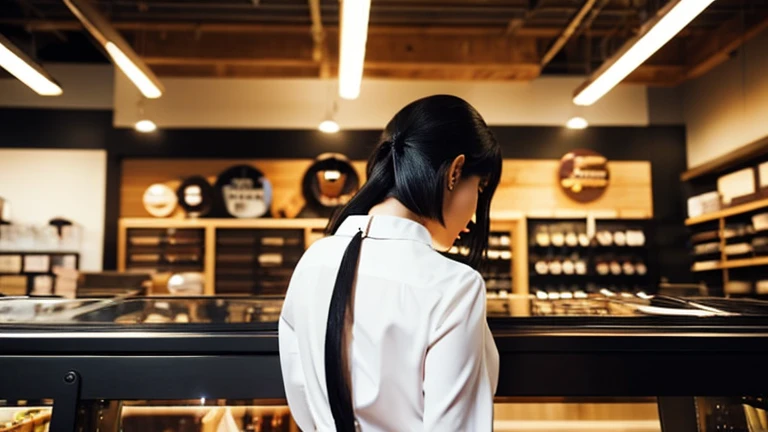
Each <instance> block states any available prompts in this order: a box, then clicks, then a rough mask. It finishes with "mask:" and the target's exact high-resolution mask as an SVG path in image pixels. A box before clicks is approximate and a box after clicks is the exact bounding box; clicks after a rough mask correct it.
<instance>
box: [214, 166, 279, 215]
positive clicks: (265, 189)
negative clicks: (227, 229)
mask: <svg viewBox="0 0 768 432" xmlns="http://www.w3.org/2000/svg"><path fill="white" fill-rule="evenodd" d="M214 188H215V191H216V194H217V197H218V200H219V202H220V205H221V206H222V207H223V209H224V211H225V212H226V213H227V214H228V215H230V216H234V217H236V218H257V217H261V216H264V215H265V214H267V213H269V207H270V205H271V204H272V184H271V183H270V182H269V180H267V178H266V177H264V174H263V173H262V172H261V171H259V170H257V169H256V168H254V167H252V166H250V165H237V166H233V167H231V168H229V169H227V170H226V171H224V172H222V173H221V174H219V177H218V179H217V180H216V186H215V187H214Z"/></svg>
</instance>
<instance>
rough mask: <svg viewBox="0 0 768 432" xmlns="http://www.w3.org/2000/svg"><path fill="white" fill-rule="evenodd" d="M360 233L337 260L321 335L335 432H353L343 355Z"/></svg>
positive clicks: (350, 311) (349, 394) (350, 313)
mask: <svg viewBox="0 0 768 432" xmlns="http://www.w3.org/2000/svg"><path fill="white" fill-rule="evenodd" d="M362 243H363V232H362V231H358V232H357V234H355V235H354V237H352V241H350V242H349V245H348V246H347V249H346V250H345V251H344V256H343V257H342V258H341V265H340V266H339V273H338V275H337V276H336V283H335V284H334V285H333V294H332V295H331V305H330V308H329V310H328V324H327V327H326V333H325V384H326V386H327V387H328V402H329V405H330V406H331V413H332V414H333V421H334V422H335V423H336V431H337V432H354V431H355V413H354V408H353V405H352V392H351V390H350V388H349V386H350V384H349V382H348V381H347V372H348V371H349V367H347V365H348V364H349V363H348V359H347V356H346V355H345V353H346V349H345V347H346V343H345V335H346V322H347V316H351V315H352V313H353V311H352V306H351V305H350V303H352V289H353V286H354V283H355V274H356V273H357V262H358V260H359V259H360V246H361V245H362Z"/></svg>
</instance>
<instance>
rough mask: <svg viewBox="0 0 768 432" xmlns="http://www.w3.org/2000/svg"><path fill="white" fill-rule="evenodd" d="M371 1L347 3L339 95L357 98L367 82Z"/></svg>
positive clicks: (343, 17) (347, 0) (344, 4)
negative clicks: (365, 73)
mask: <svg viewBox="0 0 768 432" xmlns="http://www.w3.org/2000/svg"><path fill="white" fill-rule="evenodd" d="M370 15H371V0H343V1H342V4H341V38H340V47H339V52H340V54H339V96H341V97H342V98H344V99H350V100H351V99H357V98H358V97H359V96H360V85H361V84H362V82H363V64H364V63H365V43H366V41H367V39H368V19H369V17H370Z"/></svg>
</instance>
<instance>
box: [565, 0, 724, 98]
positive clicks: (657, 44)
mask: <svg viewBox="0 0 768 432" xmlns="http://www.w3.org/2000/svg"><path fill="white" fill-rule="evenodd" d="M713 1H714V0H672V1H670V2H669V3H668V4H667V5H665V6H664V7H663V8H662V9H661V10H660V11H659V13H658V14H657V15H656V17H655V18H653V19H652V20H651V21H649V22H648V23H647V24H646V25H645V26H643V29H642V30H641V31H640V33H639V34H638V35H637V36H635V37H634V38H632V39H631V40H629V41H628V42H627V43H626V44H624V47H623V48H622V49H621V50H620V51H619V52H618V53H617V54H616V55H615V56H614V57H613V58H612V59H610V60H608V61H607V62H605V63H604V64H603V65H602V66H601V67H600V69H598V70H597V71H596V72H595V73H594V74H593V75H592V77H590V78H589V79H588V80H587V81H586V82H585V83H584V84H582V85H581V86H580V87H579V88H577V89H576V92H575V96H574V98H573V103H575V104H576V105H592V104H593V103H595V102H597V101H598V100H599V99H600V98H601V97H603V96H605V94H606V93H608V92H609V91H611V89H612V88H614V87H615V86H616V85H617V84H618V83H620V82H621V81H622V80H623V79H624V78H626V77H627V75H629V74H630V73H632V71H634V70H635V69H637V67H638V66H640V65H641V64H643V62H645V61H646V60H648V58H649V57H650V56H651V55H653V53H655V52H656V51H658V50H659V48H661V47H662V46H664V44H666V43H667V42H669V40H670V39H672V38H673V37H674V36H675V35H676V34H678V33H679V32H680V30H682V29H683V28H684V27H685V26H686V25H688V23H690V22H691V21H693V19H694V18H696V16H698V15H699V14H700V13H701V12H702V11H704V9H706V8H707V6H709V5H710V4H711V3H712V2H713Z"/></svg>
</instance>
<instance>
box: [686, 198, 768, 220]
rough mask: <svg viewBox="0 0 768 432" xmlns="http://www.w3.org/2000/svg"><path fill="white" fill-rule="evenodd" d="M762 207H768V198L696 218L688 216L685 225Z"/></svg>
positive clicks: (727, 216)
mask: <svg viewBox="0 0 768 432" xmlns="http://www.w3.org/2000/svg"><path fill="white" fill-rule="evenodd" d="M761 209H768V198H766V199H760V200H757V201H752V202H748V203H745V204H741V205H737V206H733V207H728V208H726V209H723V210H720V211H717V212H713V213H707V214H705V215H701V216H697V217H694V218H688V219H686V220H685V225H686V226H693V225H698V224H702V223H705V222H711V221H716V220H720V219H725V218H729V217H731V216H738V215H740V214H745V213H751V212H753V211H756V210H761Z"/></svg>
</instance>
